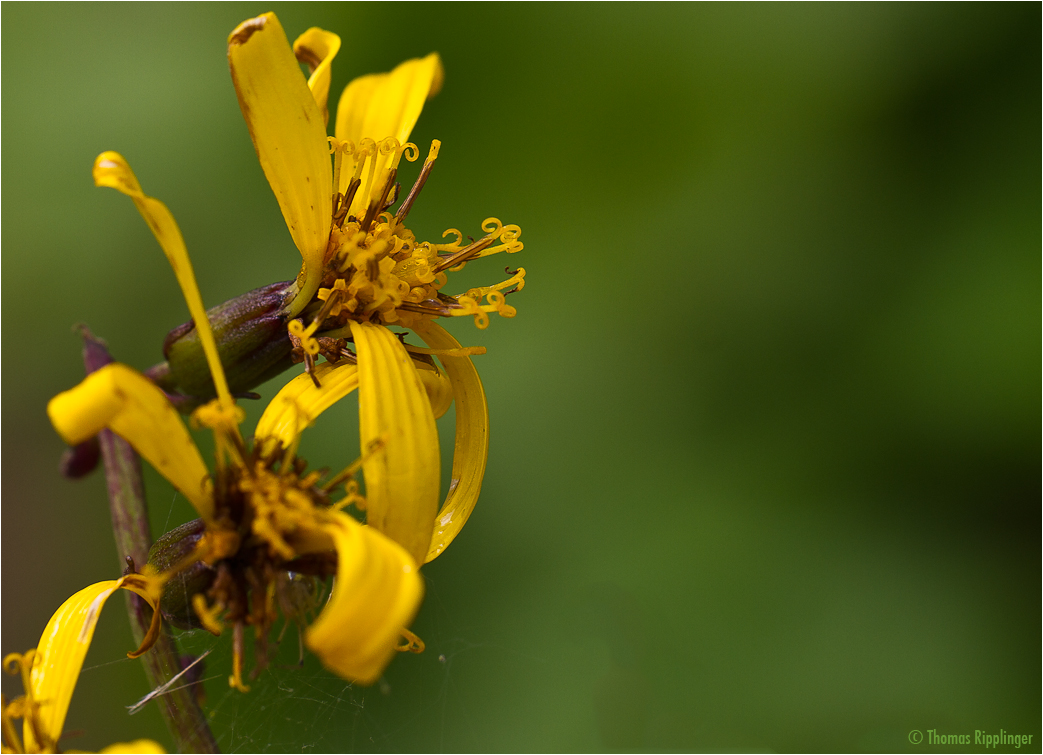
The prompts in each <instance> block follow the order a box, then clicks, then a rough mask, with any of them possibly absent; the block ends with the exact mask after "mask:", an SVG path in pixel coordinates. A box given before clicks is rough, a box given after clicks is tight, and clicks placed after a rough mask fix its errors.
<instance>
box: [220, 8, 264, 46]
mask: <svg viewBox="0 0 1043 755" xmlns="http://www.w3.org/2000/svg"><path fill="white" fill-rule="evenodd" d="M267 23H268V14H265V15H263V16H258V17H257V18H248V19H247V20H245V21H243V22H242V23H241V24H239V25H238V26H237V27H235V29H234V30H233V31H232V33H231V34H229V35H228V46H229V47H238V46H240V45H245V44H246V43H247V41H249V39H250V37H252V36H253V35H254V33H255V32H259V31H261V29H263V28H264V26H265V24H267Z"/></svg>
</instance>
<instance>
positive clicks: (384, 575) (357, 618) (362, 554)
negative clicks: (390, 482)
mask: <svg viewBox="0 0 1043 755" xmlns="http://www.w3.org/2000/svg"><path fill="white" fill-rule="evenodd" d="M325 531H326V533H328V534H329V535H330V536H331V537H332V538H333V541H334V545H335V547H336V550H337V579H336V582H335V583H334V586H333V594H332V595H331V596H330V601H329V603H328V604H327V605H326V608H325V610H323V612H322V614H321V615H320V616H319V618H318V619H316V620H315V623H314V624H312V625H311V626H310V627H308V630H307V632H306V633H305V642H306V644H307V645H308V647H309V648H310V649H311V651H312V652H313V653H315V655H317V656H318V657H319V660H321V661H322V663H323V664H324V665H325V666H326V667H327V668H329V669H330V670H331V671H334V672H335V673H337V674H339V675H340V676H342V677H344V678H345V679H348V680H351V681H356V682H359V683H360V684H372V683H373V682H375V681H376V680H377V679H379V678H380V675H381V674H382V673H383V671H384V668H385V667H386V666H387V664H388V662H389V661H390V660H391V657H392V656H393V655H394V653H395V646H396V645H397V643H398V637H399V633H400V631H401V630H402V628H403V627H405V626H407V625H408V624H409V623H411V622H412V620H413V617H414V616H416V612H417V610H418V609H419V608H420V601H421V600H422V599H423V597H424V583H423V580H422V579H421V578H420V574H419V571H418V568H417V565H416V562H415V561H414V560H413V558H412V556H410V554H409V553H408V552H406V550H405V549H403V548H402V546H400V545H398V543H395V542H393V541H391V540H389V539H388V538H386V537H385V536H384V535H382V534H380V533H379V532H377V531H376V530H374V529H373V528H372V527H368V526H365V525H361V524H359V523H358V522H356V521H355V520H354V519H352V518H351V517H349V516H347V515H345V514H340V513H337V514H334V515H333V519H332V521H331V523H330V524H328V525H327V526H326V527H325Z"/></svg>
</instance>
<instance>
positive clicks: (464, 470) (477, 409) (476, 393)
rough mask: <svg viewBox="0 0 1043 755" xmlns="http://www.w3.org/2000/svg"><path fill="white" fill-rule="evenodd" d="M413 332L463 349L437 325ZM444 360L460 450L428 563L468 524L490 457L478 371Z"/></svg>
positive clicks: (462, 361)
mask: <svg viewBox="0 0 1043 755" xmlns="http://www.w3.org/2000/svg"><path fill="white" fill-rule="evenodd" d="M413 329H414V330H415V331H416V333H417V335H419V336H420V337H421V338H422V339H424V342H425V343H426V344H427V345H428V346H430V347H431V348H432V349H459V348H460V343H459V342H458V341H457V340H456V339H455V338H453V337H452V336H451V335H449V333H448V332H446V330H445V329H444V328H442V326H440V325H437V324H435V323H434V322H422V323H420V324H419V325H417V326H416V327H414V328H413ZM440 359H441V362H442V365H443V366H444V367H445V371H446V374H448V375H449V380H450V382H451V383H452V386H453V396H454V397H455V400H456V447H455V449H454V451H453V477H452V480H450V482H449V495H447V496H446V499H445V503H443V504H442V508H441V510H439V512H438V515H437V516H436V517H435V526H434V533H433V535H432V537H431V545H430V548H429V550H428V553H427V556H426V558H425V559H424V561H425V562H427V561H431V560H433V559H434V558H436V557H437V556H438V555H439V554H440V553H442V551H444V550H445V549H446V548H447V547H448V546H449V543H451V542H452V541H453V538H455V537H456V536H457V534H458V533H459V532H460V530H461V529H462V528H463V526H464V524H465V523H466V522H467V518H468V517H469V516H470V515H471V511H472V510H473V509H474V505H475V503H477V502H478V494H479V493H480V492H481V490H482V478H483V477H484V475H485V462H486V459H487V458H488V456H489V407H488V404H487V403H486V401H485V390H484V389H483V388H482V381H481V379H480V378H479V377H478V370H476V369H475V368H474V364H473V363H472V362H471V358H470V357H467V356H459V357H454V356H442V357H440Z"/></svg>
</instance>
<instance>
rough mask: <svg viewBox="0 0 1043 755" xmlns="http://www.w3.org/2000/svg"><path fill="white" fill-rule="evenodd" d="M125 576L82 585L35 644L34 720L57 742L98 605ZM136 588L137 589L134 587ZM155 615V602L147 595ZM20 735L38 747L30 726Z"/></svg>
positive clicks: (31, 747)
mask: <svg viewBox="0 0 1043 755" xmlns="http://www.w3.org/2000/svg"><path fill="white" fill-rule="evenodd" d="M125 579H126V578H124V579H114V580H107V581H105V582H98V583H97V584H94V585H91V586H90V587H85V588H84V589H82V590H80V591H79V592H78V593H76V594H75V595H73V596H72V597H71V598H69V599H68V600H67V601H65V602H64V603H63V604H62V606H61V608H59V609H58V610H57V611H55V612H54V615H53V616H52V617H51V620H50V621H49V622H47V627H46V628H45V629H44V630H43V635H42V636H41V637H40V643H39V645H37V647H36V655H35V657H34V659H33V668H32V673H31V675H30V680H31V681H30V683H31V685H32V697H33V699H34V700H36V701H37V702H38V703H39V704H40V710H39V715H38V717H37V722H38V723H39V724H41V734H43V735H44V736H46V737H49V738H50V739H51V740H52V742H57V740H58V738H59V737H60V736H61V733H62V727H63V726H64V724H65V714H66V713H67V712H68V710H69V700H70V699H71V698H72V693H73V690H74V689H75V688H76V680H77V679H78V678H79V676H80V669H81V668H82V667H83V659H84V658H85V657H86V655H87V650H88V648H90V644H91V639H92V638H93V637H94V628H95V627H96V626H97V624H98V617H99V616H100V614H101V609H102V608H103V607H104V606H105V601H106V600H108V598H109V596H110V595H112V593H114V592H116V590H118V589H119V588H120V587H123V586H124V580H125ZM135 592H137V590H135ZM149 600H150V603H151V604H152V607H153V610H155V611H156V615H157V616H158V615H159V611H158V604H157V603H156V602H154V601H152V600H151V598H150V599H149ZM22 736H23V738H24V740H25V747H26V750H27V751H28V752H37V751H39V750H38V748H39V744H40V743H37V741H36V737H35V735H34V734H33V731H32V726H30V725H28V723H27V724H26V725H25V726H23V729H22Z"/></svg>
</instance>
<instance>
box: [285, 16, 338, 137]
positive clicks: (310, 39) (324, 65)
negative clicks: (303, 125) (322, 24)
mask: <svg viewBox="0 0 1043 755" xmlns="http://www.w3.org/2000/svg"><path fill="white" fill-rule="evenodd" d="M339 51H340V37H338V36H337V35H336V34H334V33H333V32H331V31H326V30H325V29H320V28H319V27H317V26H313V27H311V28H310V29H308V31H306V32H304V34H302V35H301V36H299V37H297V39H295V40H294V42H293V54H294V55H296V56H297V60H299V61H300V62H301V63H305V64H306V65H307V66H308V69H309V70H310V71H311V76H309V77H308V88H309V89H311V93H312V96H313V97H314V98H315V104H316V105H318V106H319V112H321V113H322V120H323V123H328V122H329V119H330V113H329V109H328V108H327V107H326V101H327V99H328V98H329V94H330V77H331V75H332V74H331V71H330V68H331V66H332V64H333V59H334V58H335V57H337V53H338V52H339Z"/></svg>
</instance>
